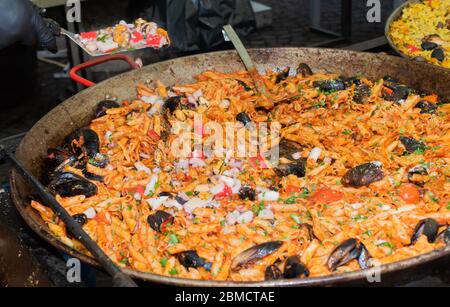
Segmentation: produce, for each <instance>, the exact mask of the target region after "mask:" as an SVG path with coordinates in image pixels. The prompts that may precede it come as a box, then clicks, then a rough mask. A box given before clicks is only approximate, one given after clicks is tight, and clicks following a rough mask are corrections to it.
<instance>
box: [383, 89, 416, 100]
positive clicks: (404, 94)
mask: <svg viewBox="0 0 450 307" xmlns="http://www.w3.org/2000/svg"><path fill="white" fill-rule="evenodd" d="M385 86H386V87H387V88H389V89H390V92H388V93H386V92H384V93H383V99H385V100H388V101H394V102H396V103H402V102H404V101H405V100H406V99H407V98H408V96H409V94H410V93H411V89H410V88H408V87H407V86H405V85H401V84H392V85H385Z"/></svg>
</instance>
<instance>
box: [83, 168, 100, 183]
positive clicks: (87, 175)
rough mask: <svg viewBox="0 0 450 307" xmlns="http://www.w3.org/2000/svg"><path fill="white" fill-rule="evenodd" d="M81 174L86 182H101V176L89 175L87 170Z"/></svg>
mask: <svg viewBox="0 0 450 307" xmlns="http://www.w3.org/2000/svg"><path fill="white" fill-rule="evenodd" d="M82 172H83V176H84V178H86V179H87V180H92V181H98V182H103V176H100V175H96V174H93V173H90V172H88V171H87V169H83V170H82Z"/></svg>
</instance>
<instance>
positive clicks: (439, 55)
mask: <svg viewBox="0 0 450 307" xmlns="http://www.w3.org/2000/svg"><path fill="white" fill-rule="evenodd" d="M431 57H432V58H434V59H436V60H438V61H439V62H442V61H444V59H445V52H444V49H442V48H436V49H434V50H433V52H432V53H431Z"/></svg>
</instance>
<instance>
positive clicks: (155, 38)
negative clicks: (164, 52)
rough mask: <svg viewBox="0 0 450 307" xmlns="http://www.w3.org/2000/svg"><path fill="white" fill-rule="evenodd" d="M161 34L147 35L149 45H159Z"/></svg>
mask: <svg viewBox="0 0 450 307" xmlns="http://www.w3.org/2000/svg"><path fill="white" fill-rule="evenodd" d="M161 38H162V37H161V35H157V34H149V35H147V40H146V41H145V43H146V45H147V46H155V47H159V46H160V45H161Z"/></svg>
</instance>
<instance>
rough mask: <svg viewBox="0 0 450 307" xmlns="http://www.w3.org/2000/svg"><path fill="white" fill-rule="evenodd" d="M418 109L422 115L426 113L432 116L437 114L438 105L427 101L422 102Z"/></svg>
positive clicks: (418, 104)
mask: <svg viewBox="0 0 450 307" xmlns="http://www.w3.org/2000/svg"><path fill="white" fill-rule="evenodd" d="M416 108H419V109H420V113H421V114H425V113H428V114H432V113H435V112H436V110H437V105H436V104H435V103H432V102H429V101H426V100H421V101H419V102H418V103H417V104H416Z"/></svg>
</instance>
